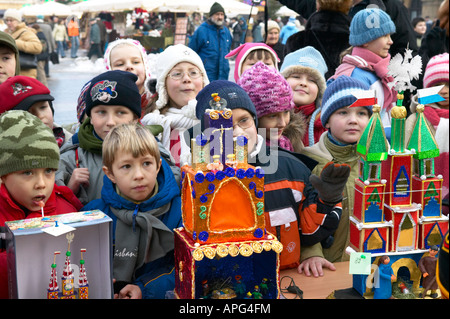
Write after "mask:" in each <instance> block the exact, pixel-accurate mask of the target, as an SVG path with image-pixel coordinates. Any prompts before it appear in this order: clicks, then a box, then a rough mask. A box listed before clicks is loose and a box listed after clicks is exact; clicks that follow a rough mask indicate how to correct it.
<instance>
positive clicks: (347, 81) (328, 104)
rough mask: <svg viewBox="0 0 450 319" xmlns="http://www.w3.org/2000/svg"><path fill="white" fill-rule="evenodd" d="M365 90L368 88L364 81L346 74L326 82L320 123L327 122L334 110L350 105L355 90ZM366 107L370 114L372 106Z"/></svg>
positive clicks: (353, 99) (354, 98)
mask: <svg viewBox="0 0 450 319" xmlns="http://www.w3.org/2000/svg"><path fill="white" fill-rule="evenodd" d="M367 90H369V87H368V86H367V85H366V84H365V83H363V82H361V81H359V80H357V79H354V78H351V77H349V76H346V75H341V76H340V77H338V78H337V79H336V80H334V81H332V82H331V83H330V84H328V86H327V89H326V90H325V93H324V94H323V99H322V111H321V114H320V120H321V121H322V125H323V126H325V124H327V122H328V119H329V118H330V116H331V114H333V113H334V112H335V111H336V110H338V109H340V108H341V107H346V106H349V105H352V104H353V103H354V102H355V101H356V100H357V98H356V97H355V96H354V95H353V94H354V93H355V92H356V93H358V92H362V91H367ZM366 108H367V109H368V110H369V112H370V114H371V113H372V107H366Z"/></svg>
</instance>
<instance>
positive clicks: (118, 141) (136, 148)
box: [102, 124, 161, 171]
mask: <svg viewBox="0 0 450 319" xmlns="http://www.w3.org/2000/svg"><path fill="white" fill-rule="evenodd" d="M119 152H125V153H131V154H132V155H133V157H135V158H136V157H138V156H139V155H140V156H144V155H148V154H150V155H152V156H153V157H154V158H155V160H156V163H157V165H158V167H159V163H160V157H161V155H160V152H159V148H158V143H157V142H156V139H155V137H154V136H153V135H152V133H150V131H149V130H148V129H146V128H145V127H144V126H142V125H141V124H121V125H118V126H116V127H114V128H113V129H112V130H111V132H109V134H108V135H107V136H106V138H105V140H104V141H103V149H102V157H103V165H104V166H106V168H108V170H110V171H111V170H112V165H113V163H114V160H115V157H116V154H119Z"/></svg>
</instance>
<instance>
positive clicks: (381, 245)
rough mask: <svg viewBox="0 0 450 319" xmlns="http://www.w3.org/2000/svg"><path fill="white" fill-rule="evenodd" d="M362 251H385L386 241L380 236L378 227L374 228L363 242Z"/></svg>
mask: <svg viewBox="0 0 450 319" xmlns="http://www.w3.org/2000/svg"><path fill="white" fill-rule="evenodd" d="M364 251H366V252H370V253H382V252H386V241H385V240H384V239H383V237H382V236H381V234H380V232H379V231H378V229H376V228H375V229H374V230H373V231H372V232H371V233H370V235H369V236H368V237H367V239H366V241H365V242H364Z"/></svg>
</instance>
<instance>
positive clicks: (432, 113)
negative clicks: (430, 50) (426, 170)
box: [405, 53, 449, 198]
mask: <svg viewBox="0 0 450 319" xmlns="http://www.w3.org/2000/svg"><path fill="white" fill-rule="evenodd" d="M448 65H449V54H448V53H443V54H439V55H436V56H434V57H432V58H431V59H430V61H429V62H428V64H427V67H426V69H425V73H424V77H423V87H424V88H430V87H433V86H440V85H443V86H444V87H443V88H442V89H441V90H440V91H439V95H440V96H442V97H443V98H444V101H441V102H437V103H430V104H427V105H425V109H424V114H425V118H426V119H427V120H428V122H429V124H431V126H432V129H434V130H435V138H436V142H437V143H438V146H439V152H440V155H439V156H438V157H436V158H435V159H434V166H435V167H436V173H437V174H442V176H449V171H448V163H449V157H448V154H449V143H448V133H449V116H448V113H449V112H448V109H449V108H448V98H449V96H448V79H449V76H448V74H449V70H448ZM417 105H418V97H417V95H415V96H413V97H412V99H411V105H410V110H411V112H412V114H411V115H410V116H409V117H408V118H407V119H406V123H405V131H406V132H405V135H406V138H407V139H409V137H410V136H411V133H412V130H413V128H414V124H415V122H416V109H417ZM448 180H449V179H448V178H446V177H444V183H443V186H442V198H445V197H448V193H449V190H448V188H449V181H448Z"/></svg>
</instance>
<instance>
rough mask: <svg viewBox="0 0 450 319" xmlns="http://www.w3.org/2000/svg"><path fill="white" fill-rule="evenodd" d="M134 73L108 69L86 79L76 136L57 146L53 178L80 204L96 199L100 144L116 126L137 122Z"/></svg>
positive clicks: (99, 181)
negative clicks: (82, 117)
mask: <svg viewBox="0 0 450 319" xmlns="http://www.w3.org/2000/svg"><path fill="white" fill-rule="evenodd" d="M136 80H137V76H136V75H134V74H133V73H130V72H125V71H118V70H117V71H108V72H105V73H102V74H100V75H98V76H96V77H94V78H93V79H92V80H91V81H90V85H89V88H88V91H87V92H86V94H85V98H86V109H85V112H86V115H87V116H88V117H87V118H86V120H85V121H84V122H83V124H82V125H81V127H80V129H79V131H78V133H77V138H78V140H79V144H73V139H71V140H70V141H69V143H67V147H66V146H65V147H63V148H62V149H61V160H60V165H59V170H58V171H57V173H56V181H57V183H58V184H59V185H67V186H68V187H69V188H70V189H71V190H72V191H73V192H74V194H75V195H77V197H78V198H79V199H80V201H81V202H82V203H83V204H87V203H88V202H90V201H91V200H93V199H97V198H100V195H101V189H102V185H103V171H102V143H103V140H104V139H105V137H106V135H107V134H108V133H109V131H111V130H112V129H113V128H114V127H115V126H116V125H118V124H122V123H137V122H138V120H139V118H140V116H141V95H140V94H139V91H138V88H137V86H136Z"/></svg>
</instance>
